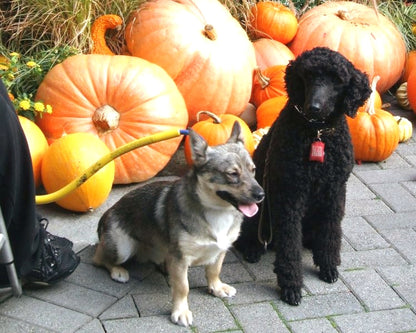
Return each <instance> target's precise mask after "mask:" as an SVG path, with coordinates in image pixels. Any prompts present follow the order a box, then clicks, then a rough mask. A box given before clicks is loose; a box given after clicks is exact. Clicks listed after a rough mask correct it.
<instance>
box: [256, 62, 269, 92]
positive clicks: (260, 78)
mask: <svg viewBox="0 0 416 333" xmlns="http://www.w3.org/2000/svg"><path fill="white" fill-rule="evenodd" d="M255 75H256V79H257V81H258V82H259V83H260V85H261V89H265V88H267V87H268V86H269V85H270V78H269V77H267V76H266V75H264V74H263V73H262V71H261V70H260V68H258V67H257V68H256V69H255Z"/></svg>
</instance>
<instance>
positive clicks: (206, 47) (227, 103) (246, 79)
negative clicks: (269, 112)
mask: <svg viewBox="0 0 416 333" xmlns="http://www.w3.org/2000/svg"><path fill="white" fill-rule="evenodd" d="M125 36H126V43H127V47H128V50H129V52H130V53H131V54H132V55H134V56H137V57H141V58H143V59H147V60H149V61H151V62H153V63H155V64H158V65H159V66H161V67H162V68H164V69H165V70H166V71H167V73H168V74H169V75H170V76H171V77H172V78H173V79H174V81H175V82H176V84H177V86H178V88H179V90H180V92H181V93H182V95H183V96H184V98H185V101H186V105H187V108H188V112H189V119H190V125H192V124H193V123H194V122H195V121H196V114H197V113H198V112H199V111H200V110H210V111H212V112H214V113H215V114H218V115H220V114H223V113H231V114H235V115H239V114H241V112H242V111H243V110H244V108H245V107H246V105H247V103H248V101H249V100H250V93H251V85H252V76H253V70H254V68H255V62H256V60H255V53H254V47H253V45H252V43H251V41H250V40H249V38H248V36H247V34H246V32H245V31H244V29H243V28H242V27H241V25H240V24H239V22H238V21H237V20H236V19H234V18H233V17H232V16H231V14H230V12H229V11H228V10H227V9H226V8H225V7H224V6H223V5H222V4H221V3H220V2H219V1H217V0H183V1H173V0H154V1H146V2H144V3H143V4H142V5H141V6H140V8H139V9H138V10H137V11H136V12H134V13H133V14H132V15H131V19H130V20H129V22H128V24H127V27H126V34H125Z"/></svg>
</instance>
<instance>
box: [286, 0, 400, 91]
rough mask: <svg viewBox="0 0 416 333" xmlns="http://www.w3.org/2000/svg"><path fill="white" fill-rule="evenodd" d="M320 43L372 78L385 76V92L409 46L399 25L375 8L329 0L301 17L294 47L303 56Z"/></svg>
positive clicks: (382, 85)
mask: <svg viewBox="0 0 416 333" xmlns="http://www.w3.org/2000/svg"><path fill="white" fill-rule="evenodd" d="M317 46H326V47H329V48H330V49H333V50H335V51H338V52H340V53H341V54H343V55H344V56H345V57H346V58H348V59H349V60H350V61H351V62H352V63H353V64H354V65H355V66H356V67H357V68H358V69H360V70H362V71H363V72H365V73H366V74H367V75H368V77H369V80H370V81H371V80H372V79H373V77H374V76H376V75H379V76H380V77H381V79H380V82H379V84H378V91H379V92H380V93H383V92H385V91H386V90H387V89H389V88H390V87H391V86H392V85H394V84H395V83H396V82H397V81H398V79H399V78H400V77H401V75H402V71H403V66H404V63H405V57H406V46H405V43H404V40H403V37H402V35H401V34H400V32H399V31H398V29H397V28H396V26H395V25H394V24H393V23H392V22H391V21H390V20H389V19H387V18H386V17H385V16H383V15H382V14H381V13H378V15H376V13H375V11H374V9H373V8H370V7H368V6H366V5H363V4H359V3H356V2H353V1H351V2H349V1H328V2H325V3H323V4H322V5H319V6H316V7H314V8H312V9H310V10H309V11H307V12H306V13H305V14H304V15H303V16H302V17H301V18H300V20H299V27H298V33H297V34H296V36H295V38H294V39H293V41H292V42H291V44H290V46H289V47H290V49H291V50H292V52H293V53H294V54H295V56H297V55H299V54H300V53H302V52H303V51H306V50H310V49H312V48H314V47H317Z"/></svg>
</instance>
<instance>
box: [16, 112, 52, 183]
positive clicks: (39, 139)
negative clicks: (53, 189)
mask: <svg viewBox="0 0 416 333" xmlns="http://www.w3.org/2000/svg"><path fill="white" fill-rule="evenodd" d="M18 118H19V122H20V125H21V126H22V129H23V132H24V133H25V136H26V141H27V144H28V146H29V151H30V157H31V159H32V168H33V177H34V180H35V186H36V187H39V186H40V184H41V176H40V170H41V166H42V160H43V156H44V155H45V153H46V151H47V150H48V147H49V144H48V141H47V140H46V137H45V135H44V134H43V132H42V131H41V129H40V128H39V127H38V126H37V125H36V124H35V123H34V122H33V121H31V120H29V119H28V118H26V117H22V116H18Z"/></svg>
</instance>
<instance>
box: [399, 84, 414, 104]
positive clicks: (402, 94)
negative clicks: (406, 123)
mask: <svg viewBox="0 0 416 333" xmlns="http://www.w3.org/2000/svg"><path fill="white" fill-rule="evenodd" d="M395 96H396V101H397V104H399V105H400V107H401V108H402V109H404V110H412V107H411V106H410V102H409V98H408V97H407V82H403V83H402V84H401V85H400V86H399V87H398V88H397V90H396V93H395Z"/></svg>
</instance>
